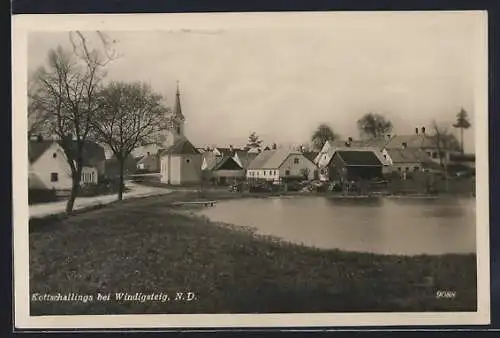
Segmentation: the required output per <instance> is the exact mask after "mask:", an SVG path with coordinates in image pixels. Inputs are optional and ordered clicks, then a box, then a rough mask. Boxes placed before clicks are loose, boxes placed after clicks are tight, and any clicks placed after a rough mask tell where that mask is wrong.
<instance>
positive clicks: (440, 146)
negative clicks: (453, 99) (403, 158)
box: [432, 121, 454, 191]
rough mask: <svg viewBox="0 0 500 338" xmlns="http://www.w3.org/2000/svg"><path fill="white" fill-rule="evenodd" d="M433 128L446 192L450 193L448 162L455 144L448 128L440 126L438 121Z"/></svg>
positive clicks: (433, 136) (434, 122)
mask: <svg viewBox="0 0 500 338" xmlns="http://www.w3.org/2000/svg"><path fill="white" fill-rule="evenodd" d="M432 128H433V129H434V135H432V139H433V141H434V145H435V147H436V149H437V153H438V158H439V165H440V166H441V168H443V173H444V179H445V184H446V185H445V189H446V191H448V185H449V182H448V181H449V174H448V161H449V151H450V149H451V148H452V147H454V144H453V142H452V140H453V138H452V137H450V135H451V134H450V133H449V132H448V128H447V127H440V126H438V124H437V123H436V121H433V122H432ZM451 136H452V135H451Z"/></svg>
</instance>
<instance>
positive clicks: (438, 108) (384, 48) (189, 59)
mask: <svg viewBox="0 0 500 338" xmlns="http://www.w3.org/2000/svg"><path fill="white" fill-rule="evenodd" d="M477 19H478V18H477V16H467V15H460V14H453V13H448V14H446V13H445V14H437V15H436V14H428V13H427V15H422V14H420V15H411V13H400V14H394V15H390V16H384V15H377V14H370V15H356V14H355V13H352V14H349V15H343V16H342V17H340V18H338V20H337V19H335V18H333V19H332V20H329V21H328V23H327V24H325V25H310V26H303V25H302V26H301V25H294V22H292V21H290V24H288V25H281V26H277V27H274V28H272V27H269V26H262V27H260V26H259V25H258V24H256V25H255V26H254V27H247V28H245V27H243V28H241V27H239V28H238V27H228V28H227V29H226V28H223V29H217V30H210V29H191V30H188V29H184V30H180V29H178V30H166V31H160V30H156V31H154V30H149V31H135V32H133V31H131V32H124V31H108V32H106V33H107V34H108V36H109V37H111V38H112V39H116V40H117V43H116V46H115V47H116V50H117V51H118V52H119V53H120V55H121V56H120V58H119V59H117V60H115V61H113V62H112V63H110V64H109V65H108V75H107V79H108V80H123V81H145V82H147V83H149V84H151V85H152V87H153V88H154V89H155V90H156V91H158V92H160V93H161V94H162V95H164V96H165V97H166V98H167V101H168V102H169V104H170V105H173V103H174V94H175V86H176V81H177V80H179V82H180V87H181V95H182V105H183V113H184V115H185V116H186V135H187V137H188V138H189V139H190V140H191V141H192V142H193V143H194V144H196V145H199V146H202V145H212V144H219V145H226V146H227V145H229V144H233V145H235V146H239V145H244V144H245V143H246V141H247V138H248V135H249V134H250V132H252V131H255V132H257V134H259V135H260V136H261V138H262V139H263V140H264V142H265V144H271V143H272V142H276V143H278V144H281V143H289V142H291V143H294V144H299V143H301V142H307V141H308V140H309V139H310V135H311V134H312V132H313V130H314V129H315V127H317V126H318V125H319V124H320V123H323V122H325V123H328V124H329V125H331V126H332V127H333V129H334V130H335V131H336V132H337V133H339V134H341V135H342V136H343V137H345V138H347V137H348V136H352V137H354V138H357V137H358V135H359V133H358V130H357V128H356V121H357V119H358V118H359V117H361V116H362V115H363V114H365V113H368V112H378V113H380V114H383V115H384V116H386V117H387V118H388V119H390V120H391V121H392V122H393V124H394V130H393V134H395V133H397V134H408V133H414V130H415V127H416V126H419V127H420V126H426V127H427V128H428V129H430V127H431V122H432V120H433V119H435V120H436V121H437V122H438V123H440V124H443V125H450V128H451V124H452V123H453V122H454V119H455V115H456V113H457V112H458V111H459V110H460V107H463V108H464V109H465V110H466V111H467V112H468V113H469V117H470V119H471V122H472V124H473V127H474V95H475V93H474V85H475V83H477V80H476V79H477V76H476V73H475V71H476V68H475V67H476V64H477V55H478V53H477V51H476V48H475V46H477V45H478V39H479V37H480V25H479V20H477ZM59 44H61V45H62V46H68V44H69V38H68V33H67V32H57V33H53V32H48V33H40V32H38V33H31V34H30V35H29V45H28V69H29V71H33V70H34V69H36V68H37V67H39V66H40V65H42V64H43V63H44V62H45V61H46V57H47V52H48V51H49V49H51V48H55V47H57V46H58V45H59ZM475 51H476V52H475ZM475 81H476V82H475ZM473 127H472V128H471V129H469V130H467V131H466V132H465V137H464V143H465V149H466V151H473V149H474V128H473ZM454 132H456V133H457V136H458V131H454Z"/></svg>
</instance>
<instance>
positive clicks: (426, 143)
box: [384, 127, 451, 163]
mask: <svg viewBox="0 0 500 338" xmlns="http://www.w3.org/2000/svg"><path fill="white" fill-rule="evenodd" d="M402 148H405V149H419V150H422V151H424V152H425V153H426V154H427V155H428V156H429V158H430V159H431V160H432V161H433V162H435V163H440V161H441V159H440V156H439V152H440V151H441V153H442V157H443V158H442V160H443V161H449V160H450V154H451V150H450V149H438V147H437V144H436V140H435V138H434V137H433V135H429V134H428V133H427V132H426V130H425V127H422V128H420V129H419V128H415V134H408V135H394V136H391V137H389V140H388V141H387V142H386V143H385V145H384V149H387V150H390V149H402Z"/></svg>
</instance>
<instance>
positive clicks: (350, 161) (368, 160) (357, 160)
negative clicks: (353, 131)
mask: <svg viewBox="0 0 500 338" xmlns="http://www.w3.org/2000/svg"><path fill="white" fill-rule="evenodd" d="M336 154H337V155H338V156H340V158H341V159H342V160H343V161H344V162H345V163H346V165H348V166H349V165H366V166H382V163H381V162H380V160H379V159H378V157H377V156H376V155H375V153H374V152H373V151H337V152H336Z"/></svg>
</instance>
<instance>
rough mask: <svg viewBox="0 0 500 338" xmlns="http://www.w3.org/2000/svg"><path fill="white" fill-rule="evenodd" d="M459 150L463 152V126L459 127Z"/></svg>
mask: <svg viewBox="0 0 500 338" xmlns="http://www.w3.org/2000/svg"><path fill="white" fill-rule="evenodd" d="M460 151H461V152H462V155H463V154H464V128H460Z"/></svg>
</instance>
